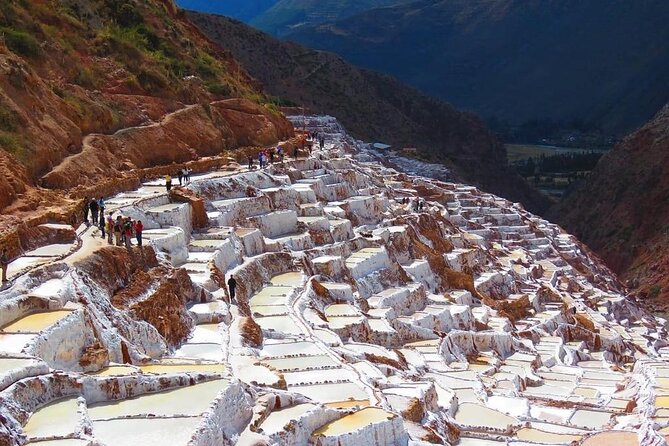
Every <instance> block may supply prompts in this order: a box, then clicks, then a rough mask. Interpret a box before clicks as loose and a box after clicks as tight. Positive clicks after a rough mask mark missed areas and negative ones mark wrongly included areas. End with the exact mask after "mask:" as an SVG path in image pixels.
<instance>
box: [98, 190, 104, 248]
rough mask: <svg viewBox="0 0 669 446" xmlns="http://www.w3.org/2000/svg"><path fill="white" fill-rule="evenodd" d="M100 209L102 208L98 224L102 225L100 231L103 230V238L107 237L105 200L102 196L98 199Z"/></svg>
mask: <svg viewBox="0 0 669 446" xmlns="http://www.w3.org/2000/svg"><path fill="white" fill-rule="evenodd" d="M98 209H99V210H100V212H99V214H98V226H100V231H102V238H105V225H106V223H105V200H103V199H102V197H100V198H99V199H98Z"/></svg>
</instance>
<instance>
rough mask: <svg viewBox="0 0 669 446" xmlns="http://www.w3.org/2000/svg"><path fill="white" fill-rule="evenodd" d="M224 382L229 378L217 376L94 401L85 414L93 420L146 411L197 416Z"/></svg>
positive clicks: (163, 415)
mask: <svg viewBox="0 0 669 446" xmlns="http://www.w3.org/2000/svg"><path fill="white" fill-rule="evenodd" d="M227 385H228V380H225V379H217V380H213V381H208V382H204V383H199V384H195V385H193V386H188V387H181V388H178V389H173V390H167V391H165V392H158V393H147V394H145V395H141V396H138V397H135V398H129V399H125V400H119V401H110V402H105V403H96V404H92V405H90V406H88V414H89V416H90V417H91V419H92V420H108V419H113V418H121V417H130V416H137V415H148V414H152V415H154V416H157V417H168V416H175V415H180V416H198V415H200V414H202V413H203V412H204V411H205V410H207V407H209V405H210V404H211V402H212V401H213V400H214V399H215V398H216V395H218V393H219V392H220V391H221V390H223V389H224V388H225V386H227Z"/></svg>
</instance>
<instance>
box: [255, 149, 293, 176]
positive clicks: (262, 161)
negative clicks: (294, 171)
mask: <svg viewBox="0 0 669 446" xmlns="http://www.w3.org/2000/svg"><path fill="white" fill-rule="evenodd" d="M294 155H295V159H297V149H295V152H294ZM285 156H286V152H285V150H284V148H283V146H277V147H276V148H274V147H271V148H269V149H265V150H261V151H260V152H258V165H259V166H260V168H261V169H264V168H265V167H267V166H269V165H270V164H274V162H275V161H276V160H278V161H279V162H280V163H283V160H284V158H285ZM246 161H247V162H248V166H249V170H253V166H254V158H253V156H251V155H247V156H246Z"/></svg>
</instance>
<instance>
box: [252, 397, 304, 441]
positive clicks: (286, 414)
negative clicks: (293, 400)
mask: <svg viewBox="0 0 669 446" xmlns="http://www.w3.org/2000/svg"><path fill="white" fill-rule="evenodd" d="M314 407H316V406H315V405H314V404H309V403H305V404H298V405H297V406H292V407H287V408H285V409H281V410H275V411H274V412H272V413H270V414H269V415H268V416H267V418H266V419H265V421H263V422H262V424H261V425H260V428H261V429H262V430H263V433H264V434H265V435H274V434H276V433H279V432H282V431H283V430H284V427H285V426H286V424H288V423H289V422H290V421H291V420H295V419H297V418H299V417H301V416H302V415H304V414H305V413H307V412H308V411H309V410H311V409H313V408H314Z"/></svg>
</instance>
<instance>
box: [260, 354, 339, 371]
mask: <svg viewBox="0 0 669 446" xmlns="http://www.w3.org/2000/svg"><path fill="white" fill-rule="evenodd" d="M263 363H264V364H267V365H268V366H270V367H272V368H273V369H276V370H278V371H280V372H289V371H295V370H306V369H323V368H332V367H338V366H339V364H338V363H337V362H336V361H335V360H334V359H332V358H331V357H329V356H327V355H318V356H300V357H297V358H279V359H266V360H264V361H263Z"/></svg>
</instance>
